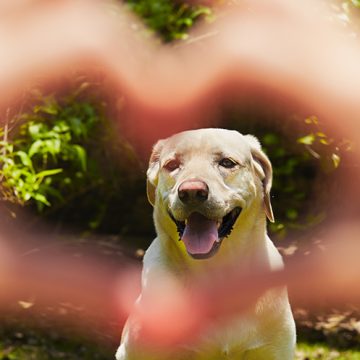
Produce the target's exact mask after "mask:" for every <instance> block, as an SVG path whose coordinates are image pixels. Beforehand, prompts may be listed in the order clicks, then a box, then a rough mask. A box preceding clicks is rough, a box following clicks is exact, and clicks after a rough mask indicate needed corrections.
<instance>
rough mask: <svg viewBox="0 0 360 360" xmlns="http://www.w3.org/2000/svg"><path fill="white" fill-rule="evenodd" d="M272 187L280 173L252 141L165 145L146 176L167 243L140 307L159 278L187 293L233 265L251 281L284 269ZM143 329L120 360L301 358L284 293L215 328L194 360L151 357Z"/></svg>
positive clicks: (155, 251)
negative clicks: (202, 276) (197, 281)
mask: <svg viewBox="0 0 360 360" xmlns="http://www.w3.org/2000/svg"><path fill="white" fill-rule="evenodd" d="M271 185H272V166H271V163H270V161H269V159H268V157H267V156H266V155H265V153H264V152H263V151H262V149H261V145H260V143H259V141H258V140H257V138H256V137H254V136H252V135H242V134H240V133H239V132H237V131H233V130H226V129H215V128H208V129H198V130H189V131H184V132H181V133H178V134H175V135H173V136H171V137H169V138H168V139H165V140H160V141H158V142H157V143H156V144H155V146H154V148H153V152H152V155H151V157H150V161H149V168H148V171H147V195H148V199H149V201H150V203H151V204H152V205H153V207H154V223H155V228H156V232H157V235H158V236H157V238H156V239H155V240H154V241H153V242H152V244H151V245H150V247H149V248H148V250H147V251H146V253H145V256H144V261H143V275H142V294H141V295H140V297H139V299H138V301H137V305H136V306H141V299H142V298H143V296H144V295H146V291H147V290H148V289H149V288H150V287H151V284H152V282H154V281H156V280H155V279H156V277H157V276H156V274H158V273H160V272H163V273H166V274H168V275H169V276H171V277H174V278H176V279H177V280H178V281H179V282H180V283H182V284H183V286H184V287H186V286H187V285H186V276H187V275H184V274H189V275H188V276H191V274H193V273H198V272H200V271H201V272H203V273H206V271H207V270H209V269H213V268H215V267H216V266H217V264H224V263H226V261H232V262H236V263H238V264H241V269H246V270H247V271H250V272H251V271H256V270H257V269H258V267H259V266H260V267H261V268H263V269H265V270H277V269H281V268H282V267H283V261H282V258H281V255H280V254H279V252H278V251H277V249H276V248H275V246H274V245H273V243H272V242H271V240H270V239H269V237H268V236H267V232H266V218H268V220H269V221H272V222H273V221H274V215H273V211H272V207H271V202H270V189H271ZM179 239H180V241H179ZM224 279H225V280H226V274H225V275H224ZM164 296H166V294H164ZM145 311H146V309H145ZM139 326H140V325H139V324H137V323H136V320H134V319H132V317H131V316H130V318H129V319H128V323H127V324H126V326H125V328H124V331H123V335H122V341H121V344H120V347H119V349H118V351H117V353H116V359H117V360H139V359H141V360H142V359H146V360H147V359H157V360H158V359H187V360H198V359H206V360H208V359H216V360H222V359H233V360H235V359H236V360H240V359H241V360H242V359H244V360H291V359H293V358H294V349H295V343H296V333H295V323H294V319H293V315H292V312H291V308H290V305H289V301H288V296H287V291H286V289H285V288H276V289H272V290H268V291H267V292H266V293H265V294H263V295H262V296H261V297H260V299H258V300H257V303H256V304H255V305H254V307H252V308H251V310H249V311H248V312H247V313H246V314H244V313H242V314H239V315H236V316H233V317H232V318H231V320H228V321H223V320H222V319H217V320H214V323H213V324H212V326H211V330H209V332H208V333H206V334H203V341H199V345H198V348H192V349H191V351H187V352H184V354H186V355H184V354H183V355H181V351H180V350H179V352H178V353H176V352H174V353H173V354H170V355H169V354H167V355H164V354H160V353H159V354H158V355H155V356H154V355H153V354H152V355H150V354H147V353H146V351H145V352H143V351H142V350H140V349H139V346H137V345H136V343H137V342H136V339H134V338H136V336H137V335H136V334H139V331H138V330H137V329H138V327H139ZM192 346H193V345H192Z"/></svg>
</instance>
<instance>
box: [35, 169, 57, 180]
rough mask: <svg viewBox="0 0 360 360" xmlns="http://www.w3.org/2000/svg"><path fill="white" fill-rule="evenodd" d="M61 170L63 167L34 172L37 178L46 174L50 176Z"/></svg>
mask: <svg viewBox="0 0 360 360" xmlns="http://www.w3.org/2000/svg"><path fill="white" fill-rule="evenodd" d="M61 172H63V169H49V170H43V171H40V172H39V173H37V174H36V177H37V178H44V177H46V176H52V175H56V174H59V173H61Z"/></svg>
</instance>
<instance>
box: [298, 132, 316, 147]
mask: <svg viewBox="0 0 360 360" xmlns="http://www.w3.org/2000/svg"><path fill="white" fill-rule="evenodd" d="M314 141H315V135H314V134H309V135H306V136H303V137H301V138H299V139H297V142H298V143H299V144H304V145H312V144H313V143H314Z"/></svg>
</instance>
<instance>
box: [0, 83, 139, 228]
mask: <svg viewBox="0 0 360 360" xmlns="http://www.w3.org/2000/svg"><path fill="white" fill-rule="evenodd" d="M75 85H76V86H74V87H73V88H72V89H70V90H68V91H67V93H66V94H65V95H60V94H58V95H55V94H47V95H43V94H42V93H40V92H39V91H37V92H33V93H35V95H33V96H32V98H31V99H30V101H29V102H28V104H27V105H26V106H25V107H24V108H23V110H22V112H21V113H20V114H19V115H17V116H15V117H14V118H12V119H11V121H9V122H8V124H7V125H6V126H5V127H4V128H3V129H2V138H3V140H2V141H1V142H0V166H1V169H0V176H1V180H2V182H1V188H0V190H1V197H2V198H3V199H4V200H7V201H8V202H10V203H12V204H18V205H21V206H26V207H28V208H32V207H35V208H36V209H37V211H38V212H39V213H41V215H42V217H43V218H47V219H49V220H51V219H53V220H54V221H56V222H57V223H59V222H61V223H62V222H65V223H67V225H68V226H76V227H80V228H81V229H86V228H88V229H92V230H95V229H100V228H106V229H107V230H108V231H109V232H113V231H115V232H119V231H120V230H121V229H122V227H124V226H125V224H126V222H128V221H129V218H128V217H129V216H131V209H132V206H135V204H134V200H136V196H134V194H133V192H132V191H133V189H134V188H135V187H137V186H138V179H139V178H140V177H141V176H142V174H141V171H140V165H139V164H140V162H139V161H138V159H137V158H136V156H135V153H134V150H133V148H132V147H131V146H130V145H129V144H128V143H127V142H126V141H125V140H124V139H123V138H122V137H121V136H119V129H118V128H117V127H116V126H115V125H114V124H113V123H112V122H111V121H110V120H109V119H108V117H107V116H106V115H105V109H106V102H105V101H102V100H101V99H100V98H99V94H98V93H97V94H96V96H94V95H93V93H92V91H95V92H96V90H97V85H94V84H88V83H86V82H84V81H80V84H75ZM9 129H10V130H9ZM132 195H133V198H132V199H128V198H127V197H128V196H129V197H130V196H132ZM143 197H144V198H145V195H144V194H143ZM139 201H141V200H139ZM121 212H124V214H123V216H121V220H119V219H118V218H116V217H114V216H113V215H114V214H115V213H121Z"/></svg>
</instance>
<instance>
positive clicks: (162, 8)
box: [126, 0, 212, 42]
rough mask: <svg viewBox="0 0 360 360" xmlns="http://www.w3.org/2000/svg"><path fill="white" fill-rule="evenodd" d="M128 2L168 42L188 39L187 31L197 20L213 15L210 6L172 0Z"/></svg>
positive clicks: (132, 0) (135, 0) (129, 0)
mask: <svg viewBox="0 0 360 360" xmlns="http://www.w3.org/2000/svg"><path fill="white" fill-rule="evenodd" d="M126 3H127V4H128V6H129V8H130V9H131V10H132V11H134V12H135V13H136V14H137V15H139V16H140V17H141V18H143V19H144V21H145V23H146V25H147V26H148V27H149V28H150V29H152V30H153V31H155V32H156V33H158V34H159V35H160V36H161V37H162V38H163V40H164V41H166V42H169V41H172V40H179V39H186V38H187V37H188V35H187V31H188V30H189V29H190V28H191V27H192V26H193V25H194V23H195V22H196V21H197V20H199V19H200V18H204V17H205V18H210V17H211V15H212V11H211V9H210V8H209V7H206V6H202V5H190V4H188V3H182V2H177V1H172V0H126Z"/></svg>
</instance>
